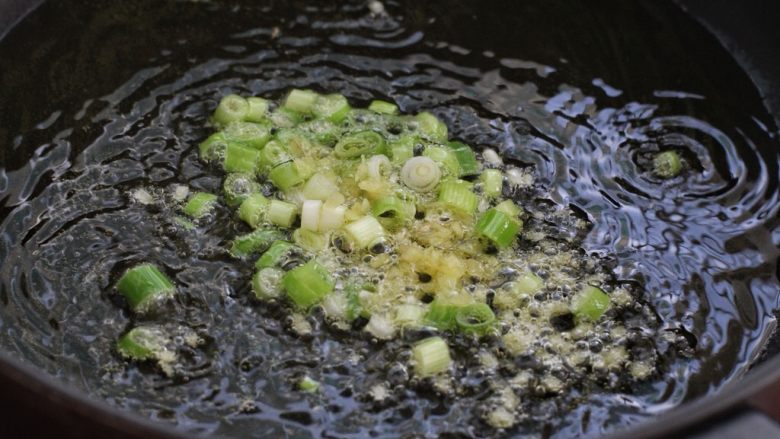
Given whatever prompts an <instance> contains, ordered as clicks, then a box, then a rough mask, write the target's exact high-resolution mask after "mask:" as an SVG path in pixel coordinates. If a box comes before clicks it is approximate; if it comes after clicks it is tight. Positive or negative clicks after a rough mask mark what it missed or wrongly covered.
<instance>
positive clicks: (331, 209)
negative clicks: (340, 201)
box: [320, 202, 347, 232]
mask: <svg viewBox="0 0 780 439" xmlns="http://www.w3.org/2000/svg"><path fill="white" fill-rule="evenodd" d="M346 212H347V208H346V207H345V206H339V205H333V204H330V203H328V202H325V204H323V205H322V211H321V212H320V232H329V231H331V230H335V229H338V228H339V227H341V226H342V225H343V224H344V215H345V214H346Z"/></svg>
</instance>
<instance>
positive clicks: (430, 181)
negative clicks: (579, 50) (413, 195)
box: [401, 157, 441, 192]
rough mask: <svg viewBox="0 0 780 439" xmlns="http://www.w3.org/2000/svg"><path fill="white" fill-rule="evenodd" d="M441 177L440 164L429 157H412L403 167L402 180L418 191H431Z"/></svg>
mask: <svg viewBox="0 0 780 439" xmlns="http://www.w3.org/2000/svg"><path fill="white" fill-rule="evenodd" d="M440 179H441V169H439V165H438V164H437V163H436V162H434V161H433V160H431V159H429V158H428V157H412V158H410V159H409V160H407V161H406V163H404V166H403V168H401V181H403V182H404V184H405V185H406V186H408V187H409V188H411V189H413V190H415V191H418V192H430V191H432V190H433V189H434V188H436V185H437V184H439V180H440Z"/></svg>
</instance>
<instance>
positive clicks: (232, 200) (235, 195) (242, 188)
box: [222, 173, 262, 207]
mask: <svg viewBox="0 0 780 439" xmlns="http://www.w3.org/2000/svg"><path fill="white" fill-rule="evenodd" d="M222 189H223V191H224V192H225V202H226V203H227V205H228V206H230V207H236V206H239V205H241V203H243V202H244V200H245V199H246V197H248V196H249V195H252V194H257V193H260V192H261V191H262V187H261V186H260V183H258V182H257V181H256V180H255V176H254V175H252V174H241V173H233V174H228V175H227V177H225V183H223V185H222Z"/></svg>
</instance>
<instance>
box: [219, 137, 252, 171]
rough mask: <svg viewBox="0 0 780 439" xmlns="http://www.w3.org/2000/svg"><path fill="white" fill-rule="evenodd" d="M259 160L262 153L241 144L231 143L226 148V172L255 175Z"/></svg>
mask: <svg viewBox="0 0 780 439" xmlns="http://www.w3.org/2000/svg"><path fill="white" fill-rule="evenodd" d="M259 160H260V151H258V150H256V149H254V148H252V147H249V146H246V145H243V144H241V143H235V142H230V143H228V144H227V147H226V148H225V163H224V168H225V171H226V172H245V173H248V174H254V173H255V172H256V171H257V165H258V161H259Z"/></svg>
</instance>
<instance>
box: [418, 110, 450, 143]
mask: <svg viewBox="0 0 780 439" xmlns="http://www.w3.org/2000/svg"><path fill="white" fill-rule="evenodd" d="M414 119H415V120H416V121H417V126H418V130H419V132H420V134H422V135H423V136H425V137H427V138H428V139H430V140H434V141H437V142H446V141H447V125H445V124H444V122H442V121H440V120H439V119H437V118H436V116H434V115H433V114H431V113H429V112H427V111H424V112H422V113H420V114H418V115H417V116H415V117H414Z"/></svg>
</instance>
